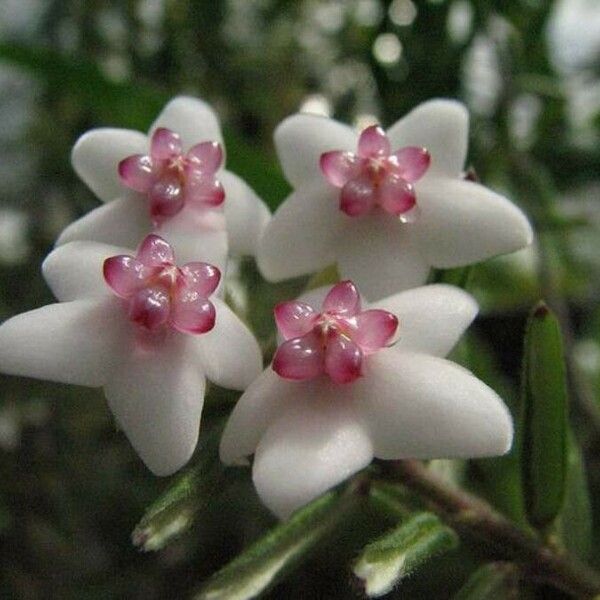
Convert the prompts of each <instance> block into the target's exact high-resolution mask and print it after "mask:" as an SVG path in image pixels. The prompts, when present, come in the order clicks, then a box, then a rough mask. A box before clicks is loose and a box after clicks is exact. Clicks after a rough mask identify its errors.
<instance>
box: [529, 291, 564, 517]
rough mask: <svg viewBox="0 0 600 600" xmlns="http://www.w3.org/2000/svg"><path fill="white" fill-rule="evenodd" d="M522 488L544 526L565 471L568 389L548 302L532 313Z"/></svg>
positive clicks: (555, 508)
mask: <svg viewBox="0 0 600 600" xmlns="http://www.w3.org/2000/svg"><path fill="white" fill-rule="evenodd" d="M521 386H522V388H521V389H522V410H523V435H522V441H521V452H522V460H521V466H522V469H523V488H524V495H525V507H526V511H527V517H528V519H529V521H530V522H531V523H532V524H533V525H535V526H537V527H544V526H546V525H548V524H550V523H551V522H552V521H553V520H554V519H555V517H556V516H557V514H558V513H559V511H560V509H561V507H562V503H563V500H564V495H565V483H566V471H567V390H566V382H565V362H564V356H563V347H562V338H561V333H560V326H559V324H558V320H557V319H556V317H555V316H554V314H553V313H552V312H551V311H550V309H549V308H548V307H547V306H546V305H545V304H544V303H540V304H538V305H537V306H536V307H535V308H534V310H533V312H532V313H531V315H530V318H529V322H528V325H527V332H526V334H525V350H524V358H523V375H522V382H521Z"/></svg>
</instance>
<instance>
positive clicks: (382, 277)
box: [336, 213, 429, 301]
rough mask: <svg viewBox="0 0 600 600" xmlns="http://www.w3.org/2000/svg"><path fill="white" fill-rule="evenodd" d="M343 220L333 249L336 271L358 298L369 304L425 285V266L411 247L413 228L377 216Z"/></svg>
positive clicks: (412, 246) (383, 216)
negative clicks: (344, 223) (354, 287)
mask: <svg viewBox="0 0 600 600" xmlns="http://www.w3.org/2000/svg"><path fill="white" fill-rule="evenodd" d="M347 220H348V222H349V223H348V225H347V227H346V229H345V231H344V232H343V234H342V235H341V236H340V239H339V242H338V246H337V249H336V252H337V262H338V270H339V273H340V276H341V277H342V279H351V280H352V281H354V283H355V284H356V285H357V286H358V290H359V292H360V293H361V295H362V296H364V297H365V298H367V299H368V300H371V301H373V300H377V299H379V298H383V297H385V296H389V295H391V294H393V293H395V292H398V291H400V290H405V289H408V288H412V287H416V286H419V285H422V284H423V283H425V281H426V279H427V275H428V273H429V264H428V263H427V262H426V261H425V259H424V258H423V257H422V256H421V253H420V251H419V248H418V246H417V244H416V243H415V239H414V235H413V224H405V223H400V221H398V220H397V219H394V218H390V217H389V215H386V214H377V213H375V214H372V215H369V216H365V217H360V218H352V217H347Z"/></svg>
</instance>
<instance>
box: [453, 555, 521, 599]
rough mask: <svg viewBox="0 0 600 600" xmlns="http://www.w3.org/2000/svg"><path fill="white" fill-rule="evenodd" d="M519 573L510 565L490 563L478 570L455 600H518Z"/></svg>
mask: <svg viewBox="0 0 600 600" xmlns="http://www.w3.org/2000/svg"><path fill="white" fill-rule="evenodd" d="M518 584H519V579H518V571H517V568H516V566H515V565H512V564H509V563H500V562H498V563H490V564H487V565H483V567H481V568H480V569H477V571H475V572H474V573H473V574H472V575H471V577H469V580H468V581H467V583H466V584H465V585H464V586H463V587H462V588H461V589H460V590H459V591H458V593H457V594H456V595H455V596H454V600H518V598H519V597H520V596H519V587H518Z"/></svg>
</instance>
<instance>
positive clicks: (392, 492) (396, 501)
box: [369, 481, 411, 521]
mask: <svg viewBox="0 0 600 600" xmlns="http://www.w3.org/2000/svg"><path fill="white" fill-rule="evenodd" d="M410 500H411V499H410V495H409V493H408V491H407V490H406V488H405V487H403V486H400V485H398V484H396V483H388V482H387V481H373V482H372V483H371V486H370V488H369V502H370V503H371V505H372V506H373V507H374V508H375V509H377V510H378V511H379V512H380V513H382V514H383V515H385V516H386V517H389V518H391V519H393V520H394V521H399V520H403V519H407V518H408V517H410V515H411V510H410V508H409V506H410Z"/></svg>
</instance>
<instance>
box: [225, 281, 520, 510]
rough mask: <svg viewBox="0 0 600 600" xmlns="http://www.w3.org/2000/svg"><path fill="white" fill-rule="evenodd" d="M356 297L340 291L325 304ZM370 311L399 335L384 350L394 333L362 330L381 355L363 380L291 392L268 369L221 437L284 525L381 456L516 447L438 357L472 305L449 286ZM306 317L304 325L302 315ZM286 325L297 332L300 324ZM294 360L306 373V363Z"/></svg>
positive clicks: (317, 381) (502, 420) (481, 395)
mask: <svg viewBox="0 0 600 600" xmlns="http://www.w3.org/2000/svg"><path fill="white" fill-rule="evenodd" d="M353 289H354V288H353V287H351V286H350V284H343V285H342V286H340V285H339V284H338V286H336V288H334V290H333V291H332V292H329V295H328V296H327V297H326V300H325V305H326V306H327V307H329V306H330V303H334V299H335V298H336V297H337V298H340V296H341V295H342V294H341V292H342V291H343V290H345V291H346V292H349V291H350V290H353ZM325 292H326V291H325V290H323V289H321V290H317V291H314V292H312V293H309V295H308V297H306V298H305V299H303V302H305V304H296V306H299V307H302V309H303V307H304V306H305V305H306V304H308V305H315V304H317V303H318V301H319V300H320V299H322V298H323V297H325ZM352 295H353V294H352V293H348V298H352ZM351 303H352V300H350V302H347V301H346V300H344V301H343V302H342V303H341V304H342V305H344V306H349V305H350V304H351ZM354 306H356V305H354ZM339 307H340V304H339V303H337V302H336V309H337V308H339ZM369 309H370V310H376V311H385V312H389V313H392V314H393V315H395V316H396V317H397V319H398V320H399V322H400V336H399V338H398V340H397V341H396V342H395V343H394V344H393V345H391V346H389V347H381V345H382V343H383V340H384V339H385V338H386V337H387V329H386V334H385V335H384V334H383V332H382V331H381V330H380V329H379V328H380V324H379V323H378V320H375V322H374V323H373V324H372V326H369V327H366V328H365V329H366V331H364V332H362V333H361V336H362V337H363V339H366V338H367V337H368V333H369V331H370V332H371V333H372V334H373V336H374V337H373V339H374V340H375V344H374V346H378V347H379V349H376V348H374V347H373V352H371V353H368V354H367V353H365V354H366V355H365V356H364V358H363V365H362V372H363V373H362V374H363V376H362V377H360V378H357V379H355V380H354V381H353V382H352V383H336V382H335V381H332V379H331V378H330V377H329V376H328V375H327V374H325V373H323V374H321V375H319V376H316V377H313V378H311V379H307V380H302V381H290V380H288V379H285V378H283V377H281V376H280V375H279V374H277V373H276V372H275V371H274V370H273V369H272V368H267V369H266V370H265V371H264V372H263V373H262V375H261V376H260V377H258V379H256V380H255V381H254V382H253V383H252V384H251V385H250V386H249V387H248V389H247V390H246V391H245V392H244V394H243V395H242V397H241V398H240V400H239V402H238V403H237V405H236V406H235V408H234V410H233V413H232V414H231V417H230V419H229V421H228V423H227V425H226V427H225V431H224V433H223V437H222V440H221V450H220V452H221V458H222V460H223V461H224V462H225V463H228V464H240V463H244V462H245V459H246V457H248V456H250V455H251V454H254V463H253V480H254V484H255V486H256V489H257V491H258V493H259V495H260V497H261V498H262V500H263V502H264V503H265V504H266V505H267V506H268V507H269V508H270V509H271V510H272V511H273V512H274V513H276V514H277V515H278V516H280V517H282V518H286V517H287V516H288V515H289V514H290V513H291V512H293V511H294V510H295V509H297V508H298V507H300V506H302V505H304V504H305V503H307V502H309V501H310V500H311V499H313V498H315V497H317V496H318V495H319V494H321V493H323V492H324V491H326V490H327V489H329V488H330V487H332V486H334V485H336V484H338V483H339V482H341V481H343V480H344V479H346V478H347V477H349V476H350V475H352V474H353V473H355V472H357V471H359V470H360V469H362V468H363V467H365V466H367V465H368V464H369V463H370V462H371V460H372V459H373V457H374V456H375V457H379V458H382V459H401V458H435V457H446V458H449V457H475V456H489V455H496V454H503V453H504V452H506V451H507V450H508V449H509V448H510V445H511V440H512V421H511V417H510V414H509V412H508V410H507V408H506V406H505V405H504V404H503V402H502V400H501V399H500V398H499V397H498V396H497V395H496V393H495V392H494V391H493V390H491V389H490V388H489V387H487V386H486V385H485V384H484V383H483V382H481V381H480V380H478V379H477V378H475V377H474V376H473V375H472V374H471V373H470V372H469V371H467V370H466V369H464V368H463V367H460V366H458V365H456V364H454V363H452V362H450V361H448V360H445V359H443V358H441V357H443V356H445V355H446V354H447V353H448V352H449V351H450V350H451V349H452V347H453V346H454V344H455V343H456V342H457V340H458V338H459V337H460V336H461V335H462V333H463V331H464V330H465V328H466V327H467V326H468V325H469V324H470V323H471V321H472V320H473V318H474V317H475V314H476V312H477V306H476V304H475V301H474V300H473V299H472V298H471V296H469V295H468V294H467V293H465V292H463V291H461V290H459V289H458V288H454V287H451V286H447V285H429V286H425V287H420V288H416V289H412V290H409V291H404V292H401V293H399V294H396V295H394V296H391V297H388V298H385V299H383V300H381V301H379V302H377V303H375V304H372V305H371V306H370V307H369ZM353 310H355V308H353ZM370 310H368V311H366V312H363V313H358V314H363V315H364V314H368V313H369V312H370ZM290 313H291V314H293V310H292V311H290ZM299 313H300V317H299V320H298V321H299V323H302V322H303V321H304V320H305V315H304V309H303V310H301V311H299ZM279 319H280V316H279V317H278V320H279ZM285 321H286V323H288V324H290V327H291V329H292V330H293V329H294V327H295V325H294V320H293V318H286V319H285ZM390 329H391V327H390ZM300 331H304V326H303V325H302V326H300ZM290 333H291V335H294V334H295V332H290ZM288 359H289V360H290V361H292V360H295V361H296V363H297V366H298V367H299V368H300V370H303V368H304V366H303V365H301V363H302V361H303V358H302V356H299V355H296V356H293V355H290V356H289V357H288ZM289 368H290V369H292V368H293V366H290V367H289Z"/></svg>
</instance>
